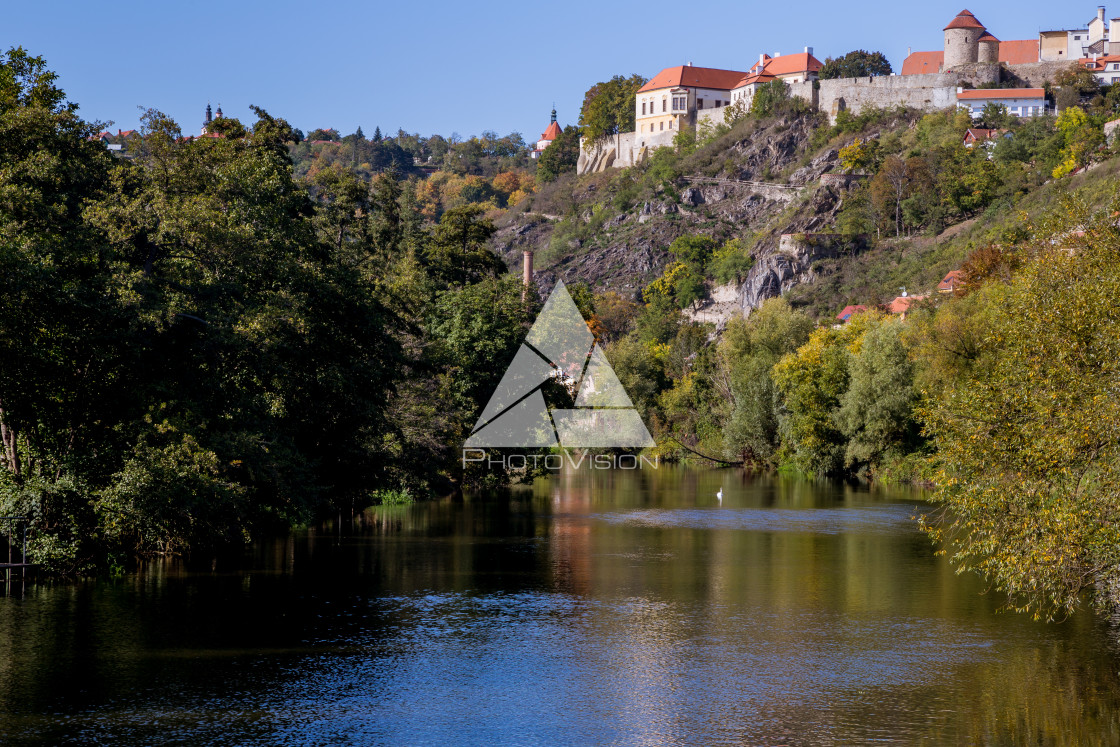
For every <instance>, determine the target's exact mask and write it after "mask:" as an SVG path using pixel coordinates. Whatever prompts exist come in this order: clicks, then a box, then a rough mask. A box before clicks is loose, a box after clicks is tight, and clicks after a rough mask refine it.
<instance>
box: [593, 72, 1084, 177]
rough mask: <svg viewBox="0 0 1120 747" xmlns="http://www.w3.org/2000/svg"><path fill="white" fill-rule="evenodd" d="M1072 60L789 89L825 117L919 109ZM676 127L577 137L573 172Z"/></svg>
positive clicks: (1046, 77)
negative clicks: (592, 143) (595, 140)
mask: <svg viewBox="0 0 1120 747" xmlns="http://www.w3.org/2000/svg"><path fill="white" fill-rule="evenodd" d="M1075 65H1076V63H1074V62H1069V61H1066V60H1062V61H1046V62H1032V63H1027V64H1023V65H1003V64H1000V65H994V64H991V63H967V64H962V65H958V66H957V67H956V68H955V69H953V70H952V71H950V72H947V73H929V74H926V75H882V76H876V77H871V78H834V79H832V80H822V81H819V86H814V85H813V82H812V81H804V82H799V83H790V84H789V88H790V94H791V95H793V96H797V97H799V98H802V99H805V100H806V101H808V102H809V103H810V104H812V105H813V106H814V107H817V108H818V109H820V110H821V111H823V112H825V113H826V114H828V117H829V119H830V120H831V121H833V122H835V121H836V115H837V114H838V113H839V112H841V111H843V110H845V109H846V110H848V111H850V112H852V113H853V114H858V113H860V112H861V111H863V110H864V109H868V108H871V107H876V108H880V109H888V108H891V107H895V106H899V105H901V106H908V107H911V108H914V109H918V110H920V111H936V110H938V109H948V108H951V107H955V106H956V105H957V87H958V86H961V85H966V86H973V87H977V86H982V85H985V84H991V83H1001V82H1002V83H1004V84H1007V83H1016V82H1019V83H1021V84H1023V85H1028V86H1031V87H1035V88H1041V87H1042V86H1043V85H1044V84H1045V83H1046V82H1047V81H1050V82H1053V80H1054V79H1055V78H1056V77H1057V76H1058V75H1059V74H1060V73H1061V72H1062V71H1063V70H1065V69H1067V68H1070V67H1072V66H1075ZM724 111H725V107H721V108H719V109H705V110H703V111H700V112H698V113H697V117H696V119H697V128H698V129H702V128H703V127H704V126H705V125H708V126H712V125H716V124H719V123H722V122H723V114H724ZM676 134H677V131H676V130H665V131H664V132H655V133H648V134H642V133H634V132H628V133H625V134H623V135H617V136H615V137H612V138H610V139H609V140H607V141H605V142H603V143H601V144H599V145H598V146H597V147H595V148H594V149H592V150H591V151H590V152H589V151H587V150H586V149H585V148H586V146H585V144H584V142H583V141H582V140H581V141H580V154H579V163H578V164H577V166H576V169H577V171H578V173H580V174H588V173H593V172H596V171H603V170H604V169H608V168H612V167H614V168H626V167H629V166H633V165H635V164H637V163H640V162H641V161H642V159H644V158H645V157H646V156H647V155H648V154H649V152H650V151H651V150H654V149H656V148H660V147H662V146H666V145H672V144H673V138H674V137H675V136H676Z"/></svg>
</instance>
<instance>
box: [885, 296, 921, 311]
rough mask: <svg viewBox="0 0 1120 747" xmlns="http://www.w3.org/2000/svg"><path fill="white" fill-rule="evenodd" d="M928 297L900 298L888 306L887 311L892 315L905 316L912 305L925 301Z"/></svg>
mask: <svg viewBox="0 0 1120 747" xmlns="http://www.w3.org/2000/svg"><path fill="white" fill-rule="evenodd" d="M926 298H927V296H898V297H897V298H895V299H894V300H893V301H891V302H890V303H889V304H888V305H887V311H889V312H891V313H892V314H903V313H905V312H907V311H909V310H910V304H912V303H914V302H915V301H924V300H926Z"/></svg>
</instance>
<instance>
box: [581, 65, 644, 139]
mask: <svg viewBox="0 0 1120 747" xmlns="http://www.w3.org/2000/svg"><path fill="white" fill-rule="evenodd" d="M645 84H646V79H645V78H643V77H642V76H640V75H636V74H635V75H631V76H630V77H629V78H626V77H624V76H621V75H616V76H614V77H613V78H611V79H610V80H607V81H601V82H599V83H596V84H595V85H593V86H592V87H591V88H589V89H587V92H586V93H584V95H583V105H582V106H581V107H580V111H579V124H580V127H581V128H582V129H583V136H584V137H585V138H587V141H588V142H590V143H594V142H598V141H600V140H603V139H604V138H607V137H610V136H611V135H615V134H618V133H622V132H633V131H634V102H635V96H636V95H637V93H638V89H639V88H641V87H642V86H644V85H645Z"/></svg>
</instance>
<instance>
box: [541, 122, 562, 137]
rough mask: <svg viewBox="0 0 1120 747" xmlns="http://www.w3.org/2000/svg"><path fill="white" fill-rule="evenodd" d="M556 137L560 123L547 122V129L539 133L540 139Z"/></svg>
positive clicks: (558, 135) (558, 133) (558, 134)
mask: <svg viewBox="0 0 1120 747" xmlns="http://www.w3.org/2000/svg"><path fill="white" fill-rule="evenodd" d="M558 137H560V125H558V124H556V123H555V122H549V123H548V129H546V130H545V131H544V132H542V133H541V140H555V139H556V138H558Z"/></svg>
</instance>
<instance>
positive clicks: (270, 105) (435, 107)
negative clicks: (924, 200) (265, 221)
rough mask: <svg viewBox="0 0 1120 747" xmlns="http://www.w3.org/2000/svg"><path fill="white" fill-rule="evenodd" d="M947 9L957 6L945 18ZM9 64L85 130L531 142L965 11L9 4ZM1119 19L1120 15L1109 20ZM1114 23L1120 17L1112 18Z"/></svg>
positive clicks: (886, 39)
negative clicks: (641, 95) (224, 125)
mask: <svg viewBox="0 0 1120 747" xmlns="http://www.w3.org/2000/svg"><path fill="white" fill-rule="evenodd" d="M954 2H955V3H960V2H964V0H954ZM6 6H7V7H5V8H4V11H3V16H4V17H3V22H2V23H0V42H2V43H3V45H4V47H5V48H7V47H10V46H15V45H22V46H24V47H25V48H27V49H28V50H29V51H31V52H32V53H34V54H40V55H43V56H44V57H46V59H47V62H48V64H49V66H50V67H51V68H52V69H53V70H55V71H56V72H58V73H59V75H60V77H61V85H62V87H63V88H64V89H65V90H66V92H67V94H68V96H69V98H70V100H72V101H76V102H77V103H78V104H80V106H81V113H82V114H83V116H85V117H86V118H87V119H99V120H114V121H115V123H116V124H115V125H114V127H121V128H123V129H129V128H133V127H136V126H137V124H138V121H139V111H138V109H137V107H138V106H144V107H155V108H157V109H161V110H163V111H164V112H166V113H168V114H170V115H171V116H173V117H174V118H175V119H176V120H178V121H179V123H180V125H182V127H183V130H184V131H185V132H187V133H191V132H196V131H197V129H198V127H199V125H200V124H201V121H202V115H203V110H204V109H205V108H206V104H207V102H208V101H209V102H210V103H212V104H213V105H214V106H215V107H217V105H218V104H219V103H220V104H221V106H222V109H223V110H224V112H225V114H226V115H227V116H236V117H240V118H242V119H244V120H247V121H250V122H251V121H252V115H251V113H250V112H249V105H250V104H256V105H258V106H263V107H264V108H266V109H268V110H269V111H270V112H271V113H273V114H275V115H278V116H282V117H284V118H286V119H288V120H289V121H290V122H291V123H292V124H293V125H295V126H297V127H300V128H302V129H303V130H304V131H309V130H311V129H313V128H315V127H335V128H337V129H338V130H339V131H340V132H342V134H347V133H350V132H353V131H354V129H355V128H356V127H357V126H358V125H361V127H362V129H363V130H364V131H365V132H366V133H367V136H368V135H369V134H370V133H372V132H373V128H374V126H375V125H380V127H381V129H382V131H383V132H390V131H391V132H395V131H396V129H397V128H398V127H401V128H404V129H405V130H408V131H409V132H420V133H421V134H424V135H428V134H431V133H441V134H444V135H447V134H450V133H452V132H457V133H459V134H460V135H463V136H468V135H472V134H478V133H479V132H481V131H483V130H495V131H497V132H498V133H499V134H503V135H504V134H506V133H508V132H514V131H516V132H521V133H522V134H523V135H524V136H525V139H526V140H527V141H534V140H536V138H537V136H538V133H540V132H541V131H542V130H543V129H544V128H545V126H547V124H548V115H549V110H550V109H551V108H552V104H553V102H554V101H555V103H556V108H557V110H558V112H559V119H560V121H561V123H562V124H573V123H574V122H575V120H576V119H577V117H578V114H579V105H580V102H581V101H582V98H583V92H584V91H585V90H586V89H587V88H588V87H589V86H590V85H591V84H593V83H594V82H595V81H597V80H602V79H605V78H609V77H610V76H611V75H614V74H618V73H621V74H626V75H629V74H631V73H640V74H642V75H644V76H646V77H651V76H653V75H654V74H655V73H656V72H657V71H659V70H660V69H662V68H664V67H669V66H671V65H680V64H685V63H687V62H689V61H691V62H693V63H694V64H696V65H700V66H704V67H721V68H728V69H733V70H743V69H746V68H748V67H749V66H750V64H751V62H752V60H757V58H758V54H759V52H769V53H771V54H772V53H775V52H782V53H789V52H799V51H801V49H802V48H803V47H804V46H811V47H813V48H814V51H815V54H816V56H817V57H819V58H820V59H821V60H824V59H825V57H827V56H829V55H832V56H837V55H840V54H843V53H845V52H847V51H849V50H852V49H858V48H864V49H868V50H879V51H882V52H883V53H884V54H886V55H887V57H888V58H889V59H890V61H891V63H892V64H893V65H894V66H895V69H896V70H898V69H899V68H900V67H901V65H902V60H903V58H904V57H905V56H906V50H907V48H908V47H912V48H913V49H914V50H915V51H917V50H923V49H940V47H941V29H942V28H943V27H944V26H945V24H947V23H948V22H949V21H950V20H951V19H952V18H953V16H955V15H956V14H957V12H958V11H960V10H961V8H962V7H965V6H963V5H959V4H953V5H947V4H941V3H929V2H923V3H897V2H889V3H888V2H874V3H866V4H863V5H861V6H859V7H858V8H857V7H854V5H853V4H852V3H837V2H817V1H810V2H802V3H788V2H765V3H754V2H752V3H744V2H730V1H724V0H717V1H715V2H708V3H680V2H664V1H663V0H646V1H645V2H630V1H627V2H615V3H609V2H608V3H593V2H585V0H569V2H546V3H519V2H508V1H507V0H501V1H499V2H487V3H482V4H468V3H445V2H435V3H403V2H398V3H380V2H364V3H362V2H350V1H349V0H345V1H342V2H334V3H329V4H328V3H322V4H320V3H311V2H301V3H290V2H283V1H282V0H280V1H277V0H271V1H268V2H265V1H263V0H253V1H251V2H246V1H243V2H238V1H237V0H230V1H229V2H225V3H189V2H178V3H165V2H152V1H151V0H149V2H140V1H139V0H116V1H115V2H110V3H92V2H88V0H86V1H85V2H81V3H78V2H70V1H69V0H68V1H66V2H55V1H52V0H36V1H34V2H22V3H8V4H6ZM967 7H968V9H969V10H971V11H972V12H973V13H975V14H976V16H977V17H978V18H979V19H980V21H981V22H983V23H984V24H985V25H986V26H987V27H988V29H989V30H990V31H992V33H994V34H995V35H996V36H997V37H999V38H1000V39H1026V38H1033V37H1036V36H1037V34H1038V31H1039V30H1040V29H1042V28H1072V27H1075V26H1083V25H1084V24H1085V23H1086V22H1087V21H1088V19H1089V18H1090V17H1092V16H1093V15H1094V14H1095V13H1096V5H1092V4H1085V5H1081V4H1072V5H1071V4H1065V3H1053V2H1050V3H1043V2H1040V1H1038V0H1026V1H1025V2H1016V3H1010V2H1005V3H991V2H989V3H984V4H979V3H973V4H969V5H967ZM1116 11H1120V5H1118V6H1117V7H1116V8H1112V9H1110V13H1109V15H1112V13H1113V12H1116ZM1118 14H1120V13H1118Z"/></svg>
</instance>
